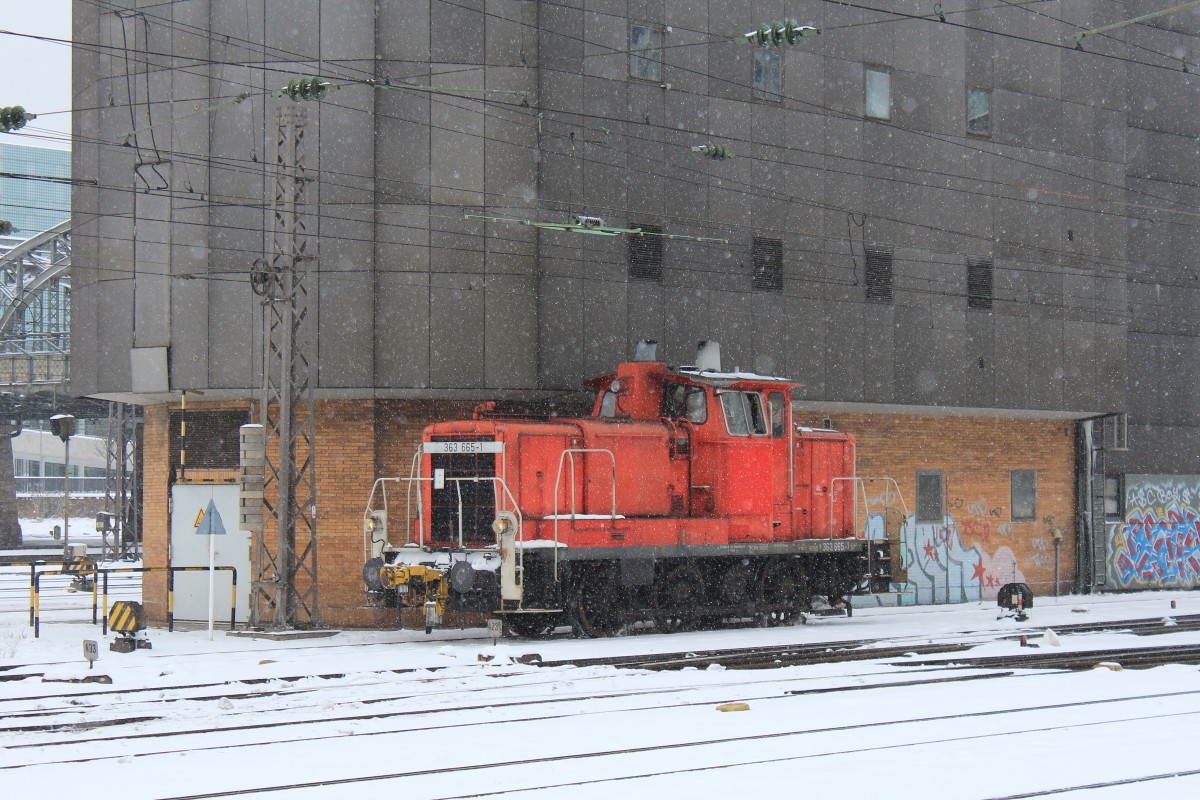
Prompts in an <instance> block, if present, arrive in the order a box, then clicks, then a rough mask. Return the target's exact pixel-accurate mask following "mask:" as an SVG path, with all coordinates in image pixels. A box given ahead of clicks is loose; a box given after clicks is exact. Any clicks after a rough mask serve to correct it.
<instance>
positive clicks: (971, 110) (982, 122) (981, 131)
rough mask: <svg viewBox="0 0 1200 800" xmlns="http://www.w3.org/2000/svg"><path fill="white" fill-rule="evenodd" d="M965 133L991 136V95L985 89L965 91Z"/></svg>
mask: <svg viewBox="0 0 1200 800" xmlns="http://www.w3.org/2000/svg"><path fill="white" fill-rule="evenodd" d="M967 133H973V134H975V135H977V136H990V135H991V134H992V93H991V92H989V91H988V90H986V89H968V90H967Z"/></svg>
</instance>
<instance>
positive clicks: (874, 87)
mask: <svg viewBox="0 0 1200 800" xmlns="http://www.w3.org/2000/svg"><path fill="white" fill-rule="evenodd" d="M865 82H866V100H865V104H864V108H863V111H864V113H865V114H866V116H868V117H873V118H875V119H891V118H892V76H891V73H888V72H884V71H883V70H881V69H871V68H869V67H868V68H867V71H866V81H865Z"/></svg>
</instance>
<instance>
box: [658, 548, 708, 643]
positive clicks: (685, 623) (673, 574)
mask: <svg viewBox="0 0 1200 800" xmlns="http://www.w3.org/2000/svg"><path fill="white" fill-rule="evenodd" d="M654 605H655V607H656V608H661V609H662V611H656V612H655V613H654V625H655V627H657V628H658V629H659V631H661V632H662V633H678V632H680V631H692V630H695V629H696V628H697V627H698V626H699V624H700V608H701V607H702V606H703V605H704V576H703V575H701V574H700V570H698V569H696V568H695V567H694V566H691V565H690V564H685V565H683V566H681V567H676V568H675V569H673V570H671V571H670V572H668V573H667V574H666V576H665V577H664V578H663V580H662V582H661V583H660V584H659V585H658V586H657V587H656V588H655V591H654Z"/></svg>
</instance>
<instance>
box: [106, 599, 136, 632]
mask: <svg viewBox="0 0 1200 800" xmlns="http://www.w3.org/2000/svg"><path fill="white" fill-rule="evenodd" d="M145 627H146V623H145V622H144V621H143V620H142V604H141V603H137V602H134V601H132V600H118V601H117V602H115V603H113V605H112V609H111V610H109V612H108V630H110V631H115V632H116V633H124V634H127V635H128V634H133V633H137V632H138V631H140V630H143V629H144V628H145ZM107 632H108V631H105V633H107Z"/></svg>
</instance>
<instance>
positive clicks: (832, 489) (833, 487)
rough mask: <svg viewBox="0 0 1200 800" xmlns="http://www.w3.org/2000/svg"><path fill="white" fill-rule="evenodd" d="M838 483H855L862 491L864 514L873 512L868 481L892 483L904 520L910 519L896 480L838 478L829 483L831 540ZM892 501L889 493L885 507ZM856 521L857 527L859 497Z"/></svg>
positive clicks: (856, 500) (855, 512) (855, 513)
mask: <svg viewBox="0 0 1200 800" xmlns="http://www.w3.org/2000/svg"><path fill="white" fill-rule="evenodd" d="M838 481H853V482H854V484H855V485H856V486H858V487H860V488H861V489H862V496H863V512H864V513H866V514H870V513H871V511H870V508H871V503H870V501H869V500H868V498H867V481H883V482H884V483H890V484H891V485H892V486H893V487H894V488H895V490H896V498H897V499H898V500H899V501H900V507H901V508H903V509H904V518H905V519H908V503H905V502H904V494H903V493H902V492H901V491H900V485H899V484H898V483H896V479H895V478H869V477H862V476H858V475H855V476H852V477H849V476H842V477H836V478H834V479H833V480H831V481H830V482H829V538H831V539H832V538H833V502H834V495H835V494H836V493H837V484H838ZM890 499H891V494H890V493H889V494H888V495H887V497H886V499H885V500H884V504H885V507H886V505H887V500H890ZM854 521H855V524H856V525H857V523H858V496H857V495H855V496H854Z"/></svg>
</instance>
